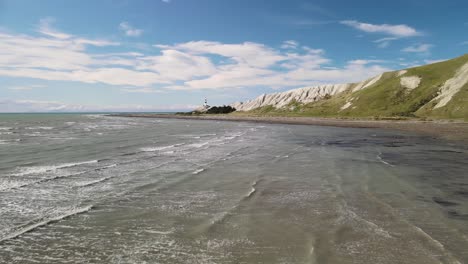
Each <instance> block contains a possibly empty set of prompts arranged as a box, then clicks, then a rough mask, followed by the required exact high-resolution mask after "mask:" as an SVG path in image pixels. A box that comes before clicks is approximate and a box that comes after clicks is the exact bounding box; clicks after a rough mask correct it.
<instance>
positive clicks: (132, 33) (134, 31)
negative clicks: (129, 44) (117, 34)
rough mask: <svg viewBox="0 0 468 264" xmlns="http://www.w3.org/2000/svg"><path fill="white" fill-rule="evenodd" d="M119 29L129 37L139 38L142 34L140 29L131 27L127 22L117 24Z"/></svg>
mask: <svg viewBox="0 0 468 264" xmlns="http://www.w3.org/2000/svg"><path fill="white" fill-rule="evenodd" d="M119 29H120V30H121V31H123V32H124V33H125V35H127V36H129V37H139V36H141V34H143V30H142V29H138V28H134V27H132V26H131V25H130V24H129V23H128V22H125V21H124V22H122V23H120V24H119Z"/></svg>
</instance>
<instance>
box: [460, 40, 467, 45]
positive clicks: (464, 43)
mask: <svg viewBox="0 0 468 264" xmlns="http://www.w3.org/2000/svg"><path fill="white" fill-rule="evenodd" d="M460 44H461V45H468V41H464V42H462V43H460Z"/></svg>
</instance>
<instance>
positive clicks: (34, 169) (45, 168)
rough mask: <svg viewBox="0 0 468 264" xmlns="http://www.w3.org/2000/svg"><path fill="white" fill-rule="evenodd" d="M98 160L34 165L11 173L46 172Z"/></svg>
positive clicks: (14, 174) (20, 174)
mask: <svg viewBox="0 0 468 264" xmlns="http://www.w3.org/2000/svg"><path fill="white" fill-rule="evenodd" d="M97 162H98V160H89V161H83V162H74V163H63V164H59V165H48V166H32V167H25V168H21V169H20V171H19V172H17V173H13V174H11V175H12V176H25V175H30V174H42V173H46V172H54V171H56V170H59V169H65V168H71V167H76V166H79V165H85V164H92V163H97Z"/></svg>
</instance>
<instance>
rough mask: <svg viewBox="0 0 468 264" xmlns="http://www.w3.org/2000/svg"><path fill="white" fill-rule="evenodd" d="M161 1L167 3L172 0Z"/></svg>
mask: <svg viewBox="0 0 468 264" xmlns="http://www.w3.org/2000/svg"><path fill="white" fill-rule="evenodd" d="M161 1H162V2H163V3H166V4H168V3H170V2H172V0H161Z"/></svg>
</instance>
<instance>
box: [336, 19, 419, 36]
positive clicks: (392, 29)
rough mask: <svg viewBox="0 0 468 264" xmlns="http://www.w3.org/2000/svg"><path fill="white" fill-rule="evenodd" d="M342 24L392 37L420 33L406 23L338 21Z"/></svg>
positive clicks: (417, 34)
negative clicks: (378, 23)
mask: <svg viewBox="0 0 468 264" xmlns="http://www.w3.org/2000/svg"><path fill="white" fill-rule="evenodd" d="M340 23H341V24H343V25H347V26H350V27H352V28H355V29H357V30H360V31H364V32H367V33H381V34H386V35H390V36H394V37H415V36H420V35H422V33H421V32H419V31H417V30H416V29H414V28H412V27H410V26H407V25H389V24H380V25H377V24H369V23H362V22H359V21H356V20H344V21H341V22H340Z"/></svg>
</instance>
